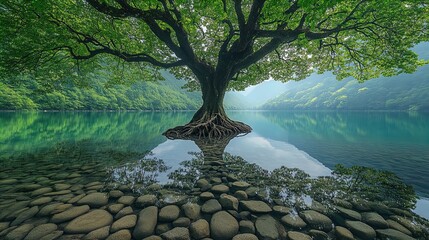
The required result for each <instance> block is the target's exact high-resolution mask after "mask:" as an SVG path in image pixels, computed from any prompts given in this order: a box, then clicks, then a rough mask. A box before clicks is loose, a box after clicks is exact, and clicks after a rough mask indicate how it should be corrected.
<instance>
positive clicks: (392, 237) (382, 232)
mask: <svg viewBox="0 0 429 240" xmlns="http://www.w3.org/2000/svg"><path fill="white" fill-rule="evenodd" d="M376 232H377V236H378V238H380V239H389V240H414V239H415V238H412V237H410V236H408V235H407V234H405V233H402V232H400V231H398V230H395V229H377V230H376Z"/></svg>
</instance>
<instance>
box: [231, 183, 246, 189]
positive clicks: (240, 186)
mask: <svg viewBox="0 0 429 240" xmlns="http://www.w3.org/2000/svg"><path fill="white" fill-rule="evenodd" d="M248 187H250V184H249V183H247V182H240V181H236V182H233V183H232V188H233V189H236V190H246V189H247V188H248Z"/></svg>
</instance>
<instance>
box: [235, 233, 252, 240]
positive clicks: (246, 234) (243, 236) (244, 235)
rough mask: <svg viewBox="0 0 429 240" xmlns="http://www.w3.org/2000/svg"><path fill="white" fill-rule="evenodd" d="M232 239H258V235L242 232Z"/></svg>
mask: <svg viewBox="0 0 429 240" xmlns="http://www.w3.org/2000/svg"><path fill="white" fill-rule="evenodd" d="M232 240H258V237H257V236H255V235H254V234H251V233H242V234H237V235H235V236H234V237H233V238H232Z"/></svg>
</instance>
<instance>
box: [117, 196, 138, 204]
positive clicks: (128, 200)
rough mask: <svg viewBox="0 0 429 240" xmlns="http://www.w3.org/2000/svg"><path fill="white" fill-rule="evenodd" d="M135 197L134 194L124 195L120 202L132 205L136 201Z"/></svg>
mask: <svg viewBox="0 0 429 240" xmlns="http://www.w3.org/2000/svg"><path fill="white" fill-rule="evenodd" d="M134 200H135V197H133V196H122V197H120V198H119V199H118V203H122V204H124V205H131V204H133V203H134Z"/></svg>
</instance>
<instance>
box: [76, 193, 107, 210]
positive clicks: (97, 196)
mask: <svg viewBox="0 0 429 240" xmlns="http://www.w3.org/2000/svg"><path fill="white" fill-rule="evenodd" d="M108 201H109V198H108V197H107V194H105V193H99V192H97V193H91V194H88V195H86V196H85V197H83V198H82V199H80V200H79V201H77V204H78V205H89V206H90V207H101V206H104V205H107V203H108Z"/></svg>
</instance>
